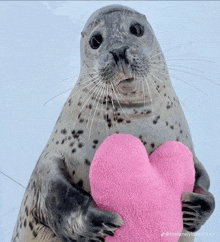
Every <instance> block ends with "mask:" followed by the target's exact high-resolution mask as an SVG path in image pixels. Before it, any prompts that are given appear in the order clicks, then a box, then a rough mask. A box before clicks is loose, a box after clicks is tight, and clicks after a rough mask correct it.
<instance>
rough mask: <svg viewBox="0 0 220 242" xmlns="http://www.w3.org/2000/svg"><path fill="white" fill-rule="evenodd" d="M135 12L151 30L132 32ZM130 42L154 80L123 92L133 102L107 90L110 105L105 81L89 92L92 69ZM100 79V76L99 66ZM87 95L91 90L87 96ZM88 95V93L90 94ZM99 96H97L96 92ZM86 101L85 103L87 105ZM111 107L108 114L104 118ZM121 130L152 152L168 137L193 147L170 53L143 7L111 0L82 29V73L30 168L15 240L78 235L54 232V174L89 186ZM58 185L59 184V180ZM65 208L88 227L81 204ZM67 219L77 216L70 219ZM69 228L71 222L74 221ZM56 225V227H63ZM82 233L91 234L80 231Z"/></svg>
mask: <svg viewBox="0 0 220 242" xmlns="http://www.w3.org/2000/svg"><path fill="white" fill-rule="evenodd" d="M137 20H138V22H139V23H141V24H143V25H144V27H145V35H144V36H143V37H141V38H137V37H136V36H130V35H129V26H130V24H131V23H132V21H137ZM96 31H101V33H102V35H103V39H104V41H103V43H102V45H101V46H100V48H99V49H97V50H92V49H91V47H90V46H89V44H88V41H89V39H90V37H91V35H92V33H94V32H96ZM125 45H126V46H129V49H128V50H127V52H126V53H127V58H128V59H129V60H132V58H133V59H135V58H136V61H137V63H138V64H139V65H141V64H142V65H143V63H145V69H146V70H145V72H144V73H145V75H146V76H147V77H146V76H145V77H146V79H144V81H149V80H150V82H149V86H148V87H147V86H145V88H146V89H145V90H143V88H140V89H138V91H137V93H136V94H134V95H133V96H132V97H131V96H130V97H129V95H127V96H124V99H125V101H131V103H130V104H129V105H127V104H126V102H124V101H122V100H121V106H123V111H122V110H121V107H120V106H119V105H118V104H117V100H115V97H114V95H113V92H112V93H110V92H109V96H110V103H108V110H106V105H104V104H103V103H102V102H103V101H105V100H104V96H105V93H104V89H103V92H102V89H100V94H101V93H102V95H100V100H98V101H97V100H95V99H92V96H93V95H92V96H90V95H89V94H88V92H89V90H91V89H92V88H94V87H95V83H93V82H92V79H94V76H96V75H97V73H100V72H101V71H102V70H103V68H105V67H106V63H110V65H111V63H112V55H111V53H110V51H111V50H113V49H117V48H120V47H122V46H125ZM135 54H136V55H137V56H138V57H136V56H135ZM140 60H143V61H140ZM144 61H145V62H144ZM154 62H155V63H154ZM110 72H113V73H114V70H113V69H110ZM114 74H115V75H116V74H117V73H114ZM155 76H156V77H155ZM114 77H115V76H114ZM102 78H103V80H104V79H105V78H106V80H105V81H106V85H109V90H110V88H111V86H110V84H109V82H108V76H107V77H102ZM140 78H143V77H140ZM147 78H148V79H147ZM89 80H91V83H90V85H89V86H87V87H86V85H85V84H84V83H85V81H87V85H88V84H89V82H88V81H89ZM97 80H100V75H99V74H98V78H97ZM137 80H138V78H137ZM110 81H112V83H113V84H115V83H114V82H115V79H114V80H113V79H112V80H111V78H110ZM152 83H154V84H152ZM149 90H150V93H149ZM105 91H106V90H105ZM144 92H146V95H145V99H146V100H145V101H146V103H145V105H144V104H143V99H144V98H143V97H144V96H143V93H144ZM89 96H90V98H88V97H89ZM84 97H86V98H85V99H84ZM97 97H99V96H98V95H97ZM111 100H112V101H113V104H114V107H113V105H112V101H111ZM86 102H87V103H86ZM82 107H84V108H83V109H82ZM114 108H116V110H117V111H116V110H115V113H119V114H117V117H116V116H114V115H113V113H114V112H113V109H114ZM107 114H108V118H106V115H107ZM91 124H92V125H91ZM115 132H120V133H130V134H132V135H134V136H136V137H138V138H140V139H141V141H142V142H143V144H144V145H145V147H146V149H147V151H148V153H151V152H153V151H154V150H155V149H156V148H157V147H158V146H159V145H161V144H162V143H164V142H165V141H167V140H179V141H180V142H182V143H184V144H185V145H186V146H187V147H189V149H190V150H191V151H192V152H193V154H194V149H193V144H192V140H191V136H190V132H189V128H188V124H187V122H186V119H185V116H184V114H183V111H182V108H181V106H180V103H179V100H178V97H177V96H176V94H175V92H174V90H173V88H172V85H171V82H170V79H169V73H168V70H167V66H166V63H165V59H164V56H163V53H162V51H161V49H160V46H159V44H158V42H157V39H156V37H155V35H154V33H153V30H152V28H151V26H150V25H149V23H148V22H147V20H146V17H145V16H144V15H142V14H140V13H138V12H136V11H135V10H133V9H130V8H127V7H123V6H120V5H111V6H108V7H104V8H102V9H99V10H97V11H96V12H95V13H93V14H92V15H91V17H90V18H89V19H88V21H87V23H86V25H85V27H84V29H83V32H82V38H81V73H80V76H79V79H78V82H77V84H76V85H75V88H74V89H73V91H72V92H71V94H70V96H69V97H68V99H67V101H66V103H65V105H64V107H63V110H62V112H61V114H60V116H59V118H58V120H57V123H56V125H55V127H54V129H53V132H52V134H51V137H50V139H49V141H48V143H47V145H46V147H45V149H44V150H43V152H42V154H41V156H40V158H39V160H38V162H37V164H36V167H35V169H34V171H33V173H32V175H31V178H30V181H29V185H28V187H27V189H26V192H25V194H24V199H23V201H22V204H21V209H20V213H19V216H18V220H17V224H16V226H15V230H14V234H13V238H12V241H13V242H18V241H19V242H21V241H22V242H24V241H35V242H38V241H39V242H40V241H43V242H46V241H47V242H55V241H57V242H58V241H59V242H61V241H74V236H73V237H71V239H72V240H70V239H69V240H65V239H64V238H63V239H61V237H62V232H60V234H59V235H60V238H58V237H57V236H56V235H55V234H54V232H55V231H53V229H52V230H51V227H53V226H55V225H54V224H52V222H51V221H49V220H50V219H49V218H50V216H51V215H50V214H49V213H48V209H50V208H48V205H47V204H48V190H49V187H51V186H52V185H51V184H52V183H53V181H56V180H59V179H60V177H62V179H65V181H68V182H69V184H78V186H79V187H81V188H82V189H83V190H85V191H86V192H88V193H89V192H90V185H89V176H88V175H89V168H90V163H91V162H92V159H93V156H94V153H95V151H96V150H97V148H98V147H99V145H100V144H101V143H102V142H103V140H104V139H105V138H106V137H107V136H108V135H110V134H113V133H115ZM194 161H195V167H196V168H198V169H197V170H198V171H197V173H198V174H199V176H200V175H201V174H202V177H203V178H202V179H200V183H199V185H200V186H201V187H203V188H204V189H207V190H208V188H209V178H208V175H207V174H206V172H205V170H204V168H203V166H202V165H201V163H200V162H199V161H198V160H197V158H196V156H195V154H194ZM60 171H62V172H60ZM61 173H62V175H61ZM53 186H54V189H56V184H55V185H53ZM190 196H191V195H188V197H187V199H189V200H190V199H191V198H190ZM56 199H60V198H59V197H58V198H56ZM187 199H186V200H187ZM212 203H213V201H212ZM213 209H214V208H213ZM68 212H69V214H68ZM65 216H66V217H68V219H71V218H75V221H77V224H78V225H79V227H80V226H82V227H81V229H83V222H82V220H81V219H80V216H78V215H77V211H75V212H71V209H69V210H68V211H67V215H65ZM71 216H72V217H71ZM48 217H49V218H48ZM66 217H65V218H66ZM206 217H207V216H206ZM56 218H57V220H59V219H61V218H60V217H56ZM25 221H26V222H25ZM68 221H69V220H68ZM66 223H68V222H66ZM69 223H70V224H71V222H69ZM25 225H26V226H25ZM45 225H46V226H45ZM72 226H73V224H72ZM68 229H69V230H70V227H68ZM68 229H67V230H68ZM79 230H80V229H79ZM168 232H169V231H168ZM55 233H56V234H57V232H55ZM66 233H67V234H69V233H70V232H69V231H67V232H66ZM78 233H81V232H78ZM83 235H85V234H83ZM77 238H78V237H77ZM76 241H89V240H87V239H85V240H83V238H82V239H78V240H76ZM94 241H101V240H94ZM179 241H193V237H191V238H189V237H186V236H185V237H184V236H182V237H181V238H180V240H179Z"/></svg>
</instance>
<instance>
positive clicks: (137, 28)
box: [130, 23, 144, 37]
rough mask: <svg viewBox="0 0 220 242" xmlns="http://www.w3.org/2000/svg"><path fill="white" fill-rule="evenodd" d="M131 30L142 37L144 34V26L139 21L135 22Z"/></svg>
mask: <svg viewBox="0 0 220 242" xmlns="http://www.w3.org/2000/svg"><path fill="white" fill-rule="evenodd" d="M130 32H131V33H132V34H133V35H135V36H137V37H141V36H142V35H143V34H144V26H142V25H140V24H139V23H133V24H132V25H131V27H130Z"/></svg>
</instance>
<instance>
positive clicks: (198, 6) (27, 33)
mask: <svg viewBox="0 0 220 242" xmlns="http://www.w3.org/2000/svg"><path fill="white" fill-rule="evenodd" d="M112 3H113V2H108V1H105V2H90V1H88V2H76V1H73V2H52V1H48V2H40V1H37V2H26V1H23V2H0V154H1V155H0V171H1V172H3V173H4V174H6V175H8V176H9V177H11V178H13V179H14V180H16V181H17V182H19V183H20V184H22V185H23V186H24V187H25V186H26V185H27V183H28V180H29V178H30V175H31V173H32V170H33V168H34V166H35V163H36V161H37V159H38V157H39V155H40V153H41V151H42V149H43V148H44V146H45V144H46V142H47V140H48V139H49V136H50V133H51V131H52V129H53V126H54V124H55V122H56V120H57V117H58V115H59V112H60V111H61V108H62V106H63V104H64V102H65V100H66V98H67V97H68V95H69V93H70V91H68V92H66V93H64V94H62V95H60V96H58V97H56V98H55V99H53V100H51V101H49V102H48V103H47V104H46V105H44V103H46V102H47V101H48V100H50V99H51V98H53V97H55V96H57V95H59V94H61V93H62V92H64V91H66V90H68V89H70V88H72V87H73V86H74V84H75V82H76V80H77V76H78V74H79V67H80V56H79V54H80V52H79V41H80V32H81V31H82V29H83V26H84V24H85V22H86V20H87V19H88V17H89V16H90V15H91V14H92V13H93V12H94V11H95V10H96V9H98V8H100V7H102V6H106V5H109V4H112ZM114 3H116V2H114ZM117 3H119V4H122V5H126V6H129V7H132V8H134V9H136V10H137V11H139V12H141V13H143V14H145V15H146V17H147V19H148V21H149V22H150V24H151V25H152V27H153V29H154V32H155V34H156V36H157V38H158V40H159V43H160V45H161V47H162V50H163V51H164V54H165V57H166V59H167V64H168V67H169V70H170V75H171V79H172V83H173V86H174V88H175V90H176V92H177V94H178V96H179V98H180V100H181V101H182V105H183V109H184V112H185V114H186V117H187V120H188V122H189V126H190V129H191V133H192V137H193V141H194V146H195V150H196V154H197V156H198V158H199V159H200V160H201V161H202V163H203V164H204V165H205V167H206V169H207V171H208V173H209V175H210V178H211V188H210V190H211V192H212V193H213V194H214V195H215V197H216V210H215V212H214V214H213V215H212V216H211V218H210V219H209V221H208V222H207V223H206V224H205V225H204V226H203V227H202V229H201V230H200V231H199V232H198V233H197V237H196V239H195V241H197V242H204V241H208V242H209V241H210V242H218V241H219V238H220V232H219V231H220V230H219V229H220V219H219V214H220V208H219V204H220V192H219V187H220V185H219V181H220V174H219V173H220V127H219V126H220V79H219V74H220V66H219V63H220V28H219V26H220V14H219V12H220V2H208V1H207V2H205V1H196V2H189V1H184V2H180V1H176V2H171V1H169V2H144V1H142V2H130V1H129V2H125V1H124V2H117ZM170 48H172V49H170ZM174 69H175V70H174ZM70 77H71V78H70ZM66 78H69V79H67V80H65V79H66ZM23 193H24V188H23V187H21V186H20V185H18V184H17V183H15V182H14V181H12V180H10V179H9V178H8V177H6V176H5V175H3V174H2V173H0V241H1V242H8V241H10V239H11V235H12V231H13V228H14V225H15V221H16V219H17V215H18V211H19V208H20V203H21V200H22V197H23Z"/></svg>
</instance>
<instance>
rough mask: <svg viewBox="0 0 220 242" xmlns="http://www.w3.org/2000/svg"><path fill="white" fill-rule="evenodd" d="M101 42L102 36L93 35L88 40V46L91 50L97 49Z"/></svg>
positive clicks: (98, 34)
mask: <svg viewBox="0 0 220 242" xmlns="http://www.w3.org/2000/svg"><path fill="white" fill-rule="evenodd" d="M102 41H103V38H102V35H101V34H100V33H97V34H94V35H93V36H92V37H91V39H90V40H89V44H90V46H91V48H92V49H98V48H99V46H100V45H101V43H102Z"/></svg>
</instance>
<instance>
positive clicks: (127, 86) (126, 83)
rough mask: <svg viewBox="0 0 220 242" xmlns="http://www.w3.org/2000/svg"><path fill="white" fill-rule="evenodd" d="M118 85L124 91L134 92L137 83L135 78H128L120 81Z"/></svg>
mask: <svg viewBox="0 0 220 242" xmlns="http://www.w3.org/2000/svg"><path fill="white" fill-rule="evenodd" d="M118 87H119V89H120V91H121V92H122V93H127V94H128V93H134V91H135V89H136V83H135V81H134V78H133V77H131V78H126V79H123V80H121V81H120V82H119V84H118Z"/></svg>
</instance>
